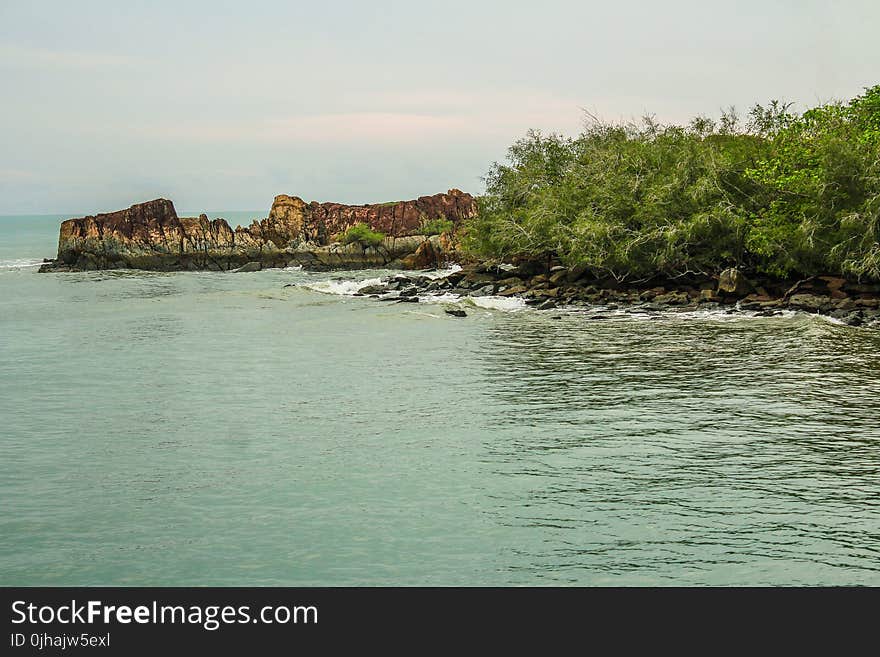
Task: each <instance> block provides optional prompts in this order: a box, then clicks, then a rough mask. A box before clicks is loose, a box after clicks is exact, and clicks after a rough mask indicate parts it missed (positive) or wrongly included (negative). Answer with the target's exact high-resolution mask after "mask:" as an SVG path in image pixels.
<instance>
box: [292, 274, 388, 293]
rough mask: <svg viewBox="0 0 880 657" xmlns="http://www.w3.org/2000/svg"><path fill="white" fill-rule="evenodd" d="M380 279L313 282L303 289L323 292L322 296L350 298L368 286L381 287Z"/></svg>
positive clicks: (305, 285)
mask: <svg viewBox="0 0 880 657" xmlns="http://www.w3.org/2000/svg"><path fill="white" fill-rule="evenodd" d="M381 284H382V279H381V278H368V279H366V280H360V281H351V280H339V281H315V282H314V283H306V284H304V285H303V287H307V288H309V289H310V290H314V291H315V292H323V293H324V294H338V295H342V296H351V295H353V294H357V292H358V291H359V290H360V289H361V288H364V287H367V286H368V285H381Z"/></svg>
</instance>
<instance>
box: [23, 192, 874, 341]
mask: <svg viewBox="0 0 880 657" xmlns="http://www.w3.org/2000/svg"><path fill="white" fill-rule="evenodd" d="M475 214H476V200H475V199H474V197H473V196H471V195H470V194H465V193H464V192H461V191H459V190H456V189H451V190H449V191H448V192H447V193H445V194H435V195H434V196H423V197H420V198H418V199H415V200H412V201H396V202H392V203H382V204H371V205H370V204H368V205H343V204H339V203H316V202H312V203H305V202H304V201H303V200H302V199H300V198H298V197H295V196H287V195H280V196H277V197H275V200H274V202H273V204H272V208H271V210H270V212H269V216H268V217H267V218H266V219H263V220H261V221H254V222H253V223H252V224H251V225H250V226H248V227H244V228H242V227H237V228H235V229H232V228H230V226H229V224H228V223H227V222H226V221H225V220H223V219H214V220H210V219H208V217H207V216H206V215H204V214H203V215H201V216H199V217H197V218H194V217H178V216H177V213H176V211H175V210H174V205H173V204H172V203H171V201H168V200H166V199H156V200H154V201H149V202H147V203H140V204H137V205H133V206H131V207H130V208H128V209H127V210H120V211H118V212H112V213H109V214H102V215H95V216H88V217H81V218H78V219H69V220H67V221H64V222H62V224H61V229H60V234H59V240H58V255H57V257H56V258H55V259H53V260H46V261H45V262H44V264H43V265H42V266H41V267H40V272H64V271H86V270H99V269H144V270H158V271H180V270H219V271H258V270H260V269H266V268H278V267H291V266H294V267H298V268H303V269H307V270H319V271H320V270H345V269H371V268H386V269H402V270H427V269H438V268H440V267H442V266H444V265H447V264H449V263H453V262H461V263H463V266H462V268H461V269H460V270H458V271H455V272H453V273H449V274H447V275H445V276H439V277H438V276H436V275H435V276H428V275H403V274H399V275H395V276H391V277H386V278H384V279H382V282H381V283H380V284H378V285H369V286H365V287H364V288H362V289H361V290H359V292H358V294H359V295H368V296H374V297H377V298H384V299H391V300H395V301H399V302H406V303H415V302H418V301H419V299H420V297H424V296H426V295H429V296H437V295H442V294H450V295H453V296H454V297H489V296H491V297H502V298H504V297H507V298H517V299H522V302H523V303H524V304H526V305H529V306H533V307H535V308H537V309H538V310H553V309H556V308H559V307H569V308H576V307H595V306H602V307H604V308H609V309H612V308H618V307H619V308H628V309H634V310H640V311H660V310H668V309H678V310H711V309H724V310H726V311H729V312H736V311H749V312H752V313H755V314H758V315H767V316H772V315H776V314H779V313H782V312H783V311H789V310H790V311H801V312H807V313H814V314H818V315H824V316H827V317H829V318H831V319H833V320H837V321H840V322H841V323H844V324H848V325H850V326H874V327H877V326H880V284H878V283H862V282H858V281H852V280H846V279H844V278H840V277H838V276H831V275H829V276H813V277H810V278H807V279H804V280H797V281H791V280H777V279H772V278H768V277H750V276H748V275H747V274H746V273H745V272H742V271H739V270H737V269H726V270H724V271H722V272H720V273H719V274H718V275H709V274H687V275H684V276H680V277H677V278H675V279H669V278H665V279H663V278H654V279H650V280H643V281H639V282H622V281H619V280H615V279H613V278H609V277H606V278H601V277H597V276H596V275H595V274H593V273H592V272H591V271H590V270H588V269H587V268H586V267H566V266H564V265H563V264H562V263H561V262H559V261H558V260H554V259H553V258H552V257H545V258H541V259H535V258H520V259H514V260H513V261H512V262H510V263H502V262H476V263H475V262H467V258H466V256H464V254H462V253H460V252H459V250H458V247H457V242H456V239H455V237H454V235H455V229H456V227H457V226H458V225H459V223H460V222H462V221H464V220H466V219H468V218H471V217H473V216H475ZM428 221H435V222H437V221H439V222H442V223H443V225H446V226H448V227H449V228H451V231H450V232H443V233H441V234H426V233H423V232H420V231H421V230H422V229H424V228H425V226H426V225H427V224H426V222H428ZM358 224H363V225H364V226H366V227H368V228H369V229H371V230H373V231H377V233H378V232H381V234H380V235H379V237H380V238H381V239H380V241H378V242H376V243H374V244H372V245H369V244H362V243H360V242H357V241H355V242H350V243H345V242H344V241H340V236H342V235H343V234H344V232H345V231H346V230H347V229H349V228H351V227H352V226H355V225H358ZM451 314H456V315H458V314H459V312H458V311H456V312H451Z"/></svg>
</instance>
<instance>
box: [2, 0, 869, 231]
mask: <svg viewBox="0 0 880 657" xmlns="http://www.w3.org/2000/svg"><path fill="white" fill-rule="evenodd" d="M878 26H880V2H878V1H877V0H840V1H838V2H830V1H818V0H799V1H796V0H762V1H752V0H735V1H731V0H726V1H724V2H716V1H714V0H699V1H676V0H667V1H665V2H633V1H629V0H613V1H611V0H603V1H601V2H593V1H589V0H580V1H563V0H542V1H541V2H534V1H528V2H518V1H517V0H507V1H501V0H499V1H495V0H486V1H481V0H469V1H466V2H459V1H457V0H444V1H443V2H419V1H418V0H409V1H401V2H397V1H382V0H371V1H370V2H334V1H332V0H324V1H321V2H317V1H315V0H312V1H310V2H296V1H288V2H280V1H279V2H268V1H265V2H263V1H260V0H250V1H249V2H224V1H222V0H212V1H210V2H184V1H183V0H176V1H173V2H165V1H159V0H152V1H150V2H133V1H126V2H121V1H120V0H115V1H108V2H103V1H95V2H91V1H88V0H77V1H76V2H71V1H69V0H67V1H65V2H38V1H35V0H21V1H19V0H0V90H2V96H0V214H17V213H51V212H58V213H68V212H69V213H80V212H81V213H94V212H98V211H108V210H114V209H118V208H123V207H128V206H129V205H131V204H132V203H135V202H139V201H143V200H148V199H151V198H156V197H166V198H170V199H172V200H173V201H174V203H175V205H176V207H177V208H179V209H185V210H206V211H211V210H263V211H268V208H269V206H270V205H271V202H272V198H273V197H274V196H275V195H276V194H281V193H286V194H295V195H297V196H301V197H303V198H305V199H306V200H333V201H341V202H348V203H367V202H380V201H388V200H396V199H407V198H414V197H416V196H420V195H424V194H432V193H436V192H441V191H445V190H446V189H448V188H449V187H459V188H461V189H464V190H466V191H470V192H474V193H479V192H481V191H482V189H483V183H482V181H481V177H482V176H483V175H484V174H485V173H486V171H487V170H488V168H489V166H490V165H491V163H492V162H493V161H495V160H502V159H503V158H504V156H505V151H506V149H507V147H508V146H509V145H510V144H511V143H512V142H513V141H514V140H515V139H517V138H518V137H521V136H522V135H524V134H525V132H526V131H527V130H528V129H529V128H537V129H542V130H545V131H556V132H562V133H566V134H575V133H577V131H578V130H579V127H580V125H581V122H582V116H583V115H582V110H581V108H586V109H588V110H590V111H591V112H593V113H595V114H598V115H599V116H601V117H602V118H605V119H609V120H616V119H625V118H632V117H637V116H640V115H642V114H644V113H646V112H650V113H653V114H655V115H656V117H657V119H659V120H660V121H685V120H687V119H688V118H689V117H691V116H693V115H696V114H711V115H717V114H718V112H719V110H720V109H721V108H723V107H727V106H729V105H735V106H736V107H737V108H739V109H740V110H741V111H742V113H744V112H745V111H746V110H747V109H748V107H749V106H751V105H752V104H753V103H755V102H766V101H767V100H769V99H772V98H779V99H784V100H788V101H794V102H795V103H796V104H797V105H796V106H798V107H801V108H803V107H805V106H809V105H811V104H815V103H818V102H821V101H826V100H830V99H833V98H849V97H851V96H854V95H856V94H858V93H860V92H861V91H862V89H863V88H864V87H866V86H871V85H874V84H878V83H880V42H878V39H877V30H878Z"/></svg>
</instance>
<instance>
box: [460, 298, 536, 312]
mask: <svg viewBox="0 0 880 657" xmlns="http://www.w3.org/2000/svg"><path fill="white" fill-rule="evenodd" d="M468 298H469V299H470V300H471V301H472V302H473V304H474V305H475V306H477V307H479V308H487V309H489V310H501V311H504V312H515V311H517V310H524V309H525V308H527V307H528V306H526V300H525V299H521V298H519V297H468Z"/></svg>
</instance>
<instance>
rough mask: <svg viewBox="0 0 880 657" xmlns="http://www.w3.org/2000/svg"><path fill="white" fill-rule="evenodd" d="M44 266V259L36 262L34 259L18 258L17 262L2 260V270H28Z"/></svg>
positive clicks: (0, 264) (0, 266)
mask: <svg viewBox="0 0 880 657" xmlns="http://www.w3.org/2000/svg"><path fill="white" fill-rule="evenodd" d="M42 264H43V259H42V258H40V259H38V260H35V259H33V258H17V259H15V260H0V269H27V268H29V267H39V266H40V265H42Z"/></svg>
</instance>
